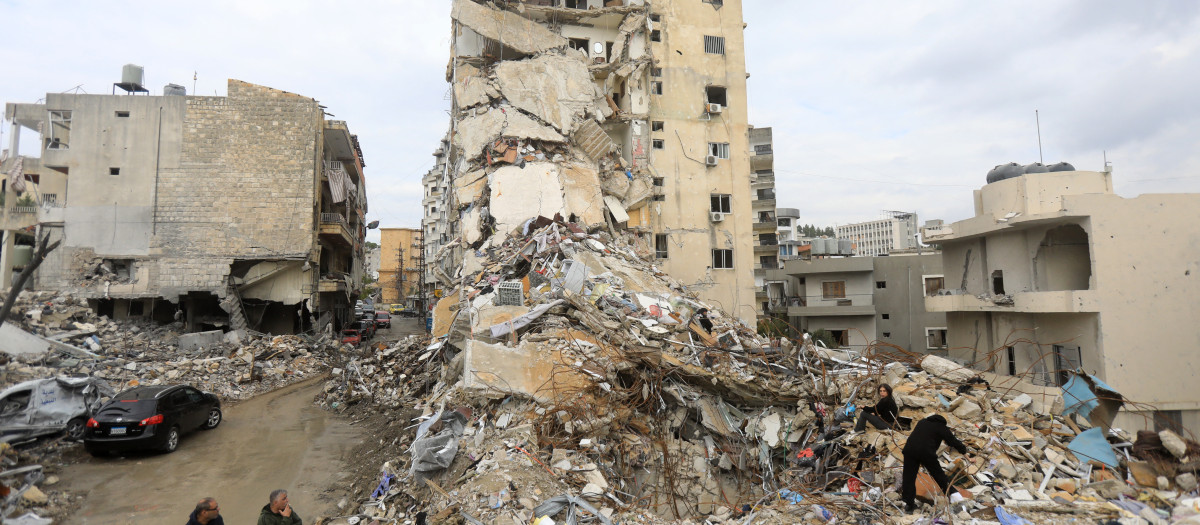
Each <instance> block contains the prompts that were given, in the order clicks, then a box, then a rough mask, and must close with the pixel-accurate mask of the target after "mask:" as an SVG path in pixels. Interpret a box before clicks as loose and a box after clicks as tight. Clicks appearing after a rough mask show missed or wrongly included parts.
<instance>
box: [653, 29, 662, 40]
mask: <svg viewBox="0 0 1200 525" xmlns="http://www.w3.org/2000/svg"><path fill="white" fill-rule="evenodd" d="M650 41H651V42H662V31H659V30H657V29H655V30H653V31H651V32H650Z"/></svg>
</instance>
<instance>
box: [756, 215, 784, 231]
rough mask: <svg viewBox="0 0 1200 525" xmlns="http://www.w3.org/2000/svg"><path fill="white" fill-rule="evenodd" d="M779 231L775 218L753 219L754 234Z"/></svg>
mask: <svg viewBox="0 0 1200 525" xmlns="http://www.w3.org/2000/svg"><path fill="white" fill-rule="evenodd" d="M778 229H779V222H778V221H776V220H775V217H756V218H755V219H754V231H756V232H762V231H766V232H773V231H776V230H778Z"/></svg>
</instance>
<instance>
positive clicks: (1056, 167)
mask: <svg viewBox="0 0 1200 525" xmlns="http://www.w3.org/2000/svg"><path fill="white" fill-rule="evenodd" d="M1049 170H1050V171H1075V166H1072V165H1071V164H1070V163H1068V162H1059V163H1058V164H1051V165H1050V168H1049Z"/></svg>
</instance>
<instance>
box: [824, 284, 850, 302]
mask: <svg viewBox="0 0 1200 525" xmlns="http://www.w3.org/2000/svg"><path fill="white" fill-rule="evenodd" d="M844 297H846V281H825V282H823V283H821V298H823V299H841V298H844Z"/></svg>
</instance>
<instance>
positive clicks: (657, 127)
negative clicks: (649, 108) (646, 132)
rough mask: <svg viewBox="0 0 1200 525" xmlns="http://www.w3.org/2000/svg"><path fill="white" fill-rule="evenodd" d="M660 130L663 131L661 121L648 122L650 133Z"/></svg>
mask: <svg viewBox="0 0 1200 525" xmlns="http://www.w3.org/2000/svg"><path fill="white" fill-rule="evenodd" d="M662 130H663V121H661V120H651V121H650V131H662Z"/></svg>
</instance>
